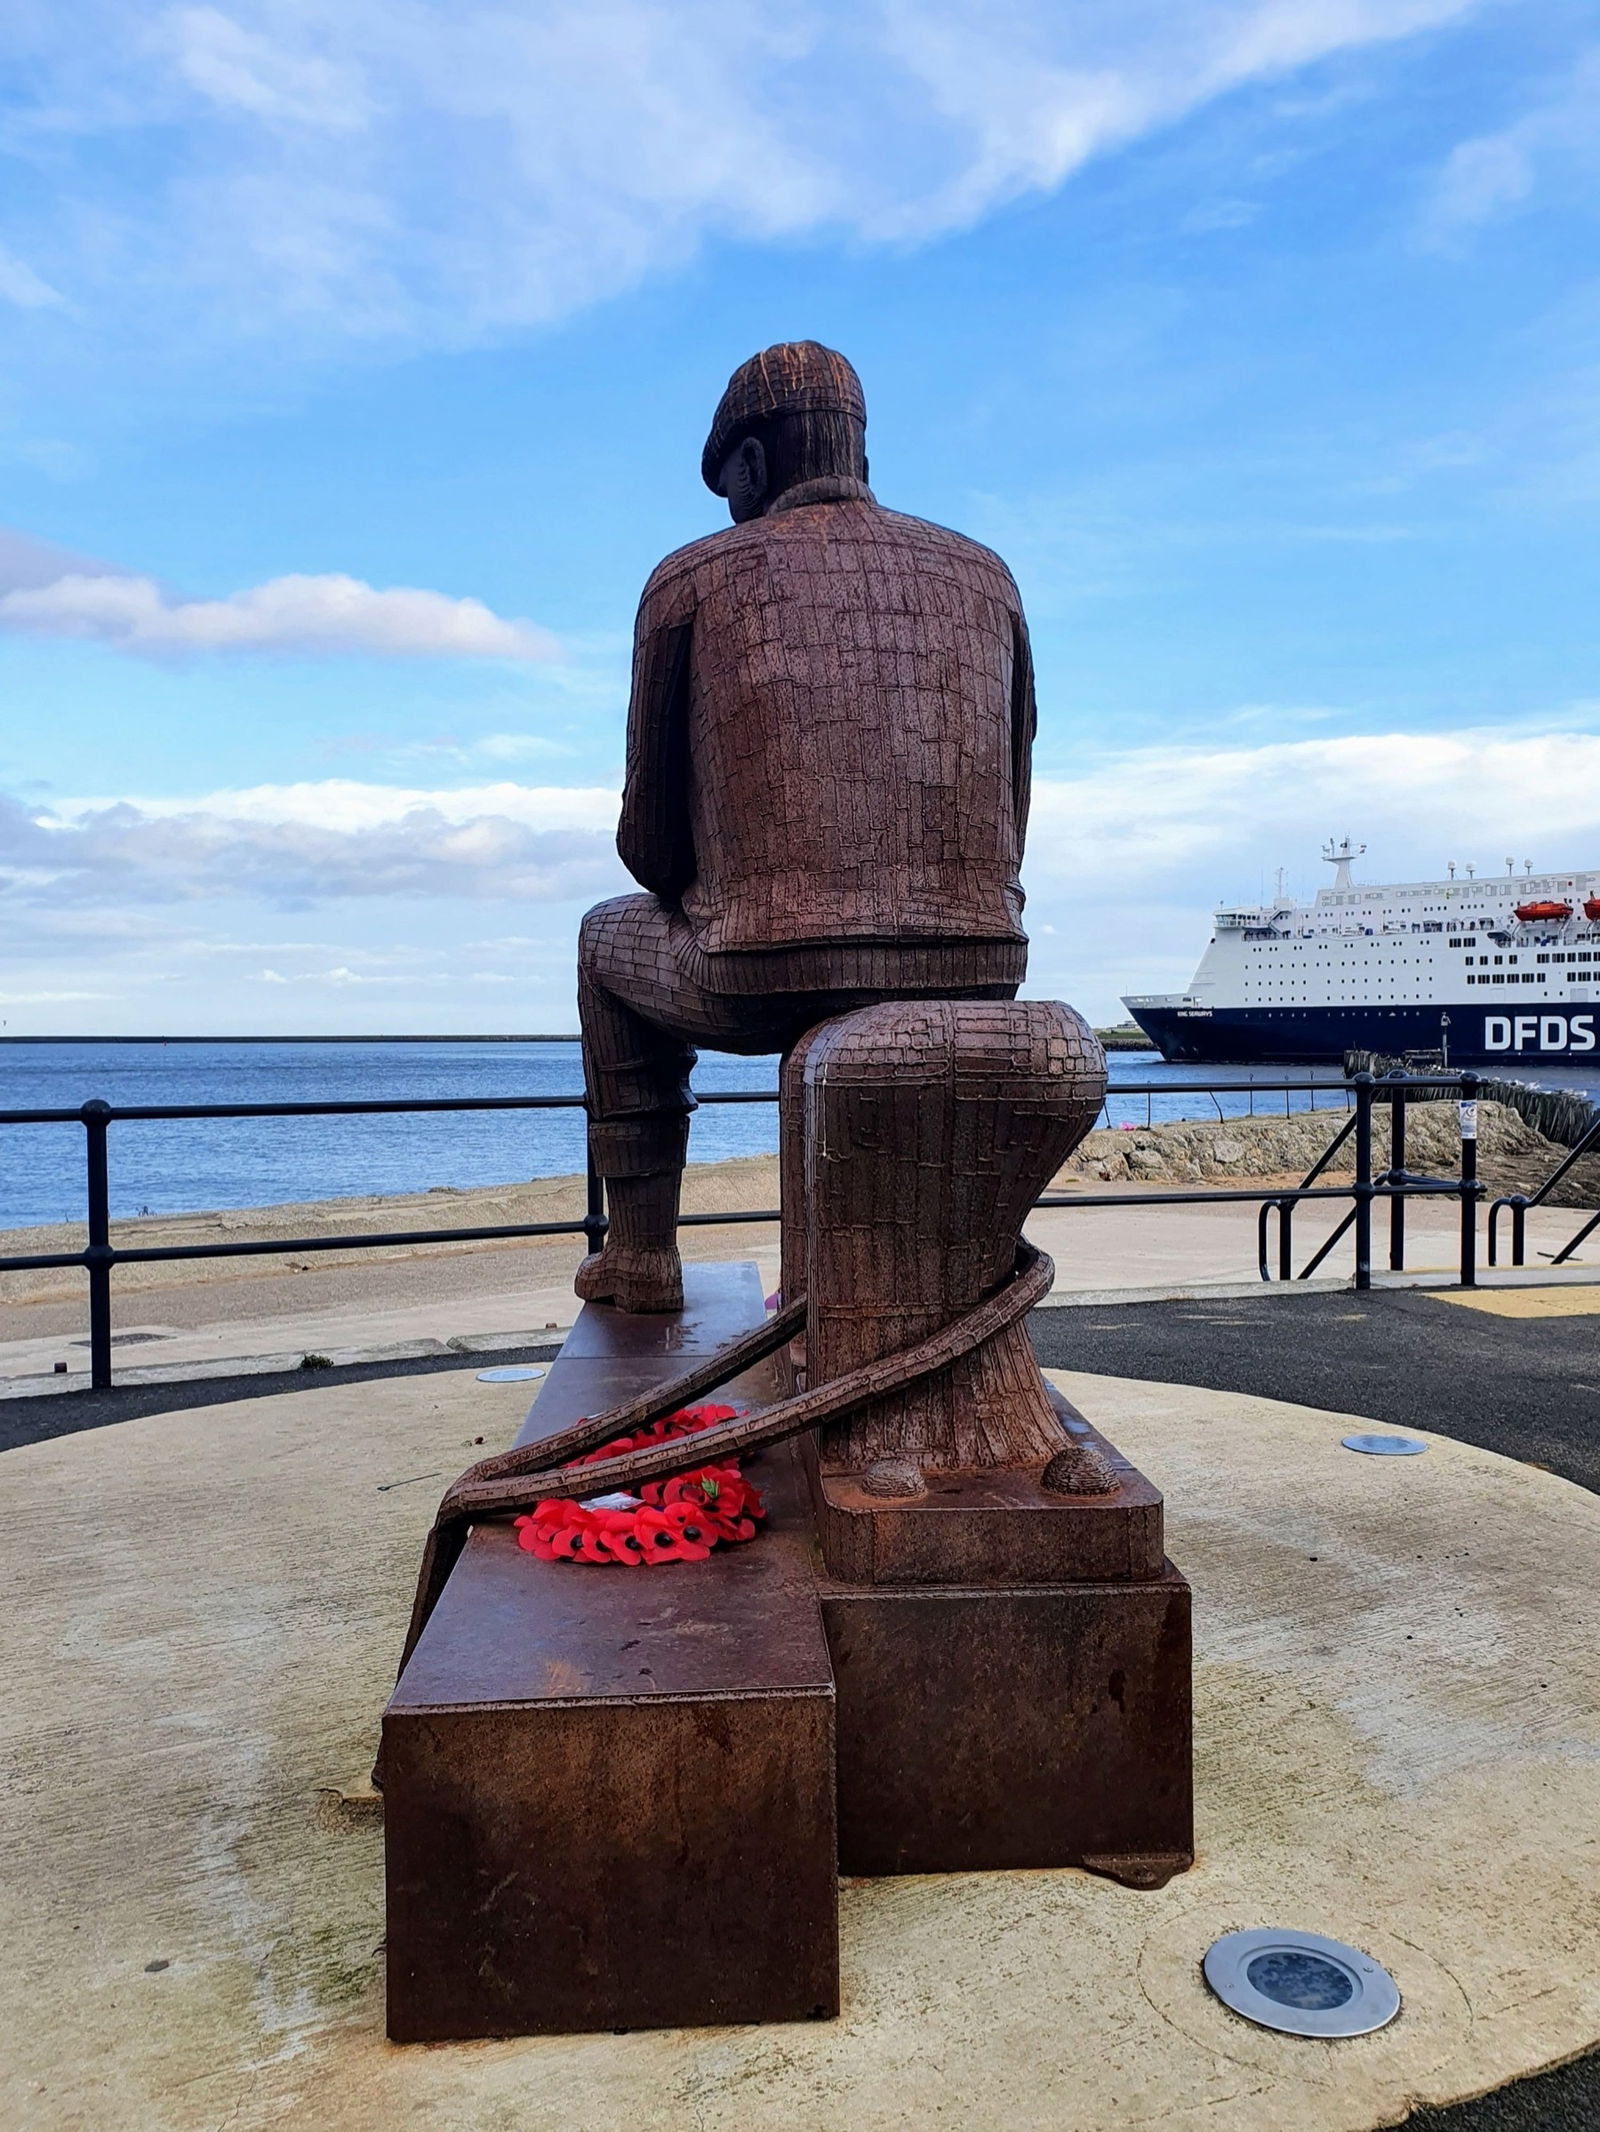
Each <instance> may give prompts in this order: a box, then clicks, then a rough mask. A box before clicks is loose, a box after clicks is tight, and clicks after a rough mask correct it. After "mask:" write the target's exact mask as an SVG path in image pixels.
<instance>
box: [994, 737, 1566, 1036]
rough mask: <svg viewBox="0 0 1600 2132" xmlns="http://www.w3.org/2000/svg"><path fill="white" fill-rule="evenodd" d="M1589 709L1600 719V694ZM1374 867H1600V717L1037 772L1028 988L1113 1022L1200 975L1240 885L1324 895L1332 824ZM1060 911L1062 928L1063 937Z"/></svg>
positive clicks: (1177, 754)
mask: <svg viewBox="0 0 1600 2132" xmlns="http://www.w3.org/2000/svg"><path fill="white" fill-rule="evenodd" d="M1573 715H1574V718H1575V719H1582V720H1583V722H1584V723H1586V724H1587V725H1588V726H1589V727H1590V728H1593V727H1595V726H1597V725H1600V704H1592V705H1588V706H1579V707H1577V708H1576V710H1575V712H1574V714H1573ZM1347 831H1348V832H1349V833H1350V834H1351V835H1353V836H1354V837H1356V838H1357V840H1358V841H1364V842H1365V843H1366V845H1367V850H1368V855H1367V858H1366V860H1365V862H1364V867H1363V871H1364V873H1365V876H1366V878H1368V879H1370V880H1374V881H1393V880H1402V881H1403V880H1411V879H1419V878H1420V879H1431V878H1434V877H1442V875H1443V873H1444V870H1445V866H1446V864H1447V862H1449V861H1450V860H1452V859H1453V860H1455V861H1456V862H1457V863H1458V864H1459V865H1461V866H1465V865H1466V864H1467V863H1468V862H1473V863H1475V864H1476V865H1477V867H1478V871H1479V873H1480V874H1488V873H1497V872H1499V871H1500V870H1501V868H1502V867H1503V866H1504V863H1505V859H1506V857H1507V855H1508V854H1509V855H1510V856H1512V857H1513V858H1514V859H1515V860H1516V863H1517V869H1518V871H1519V872H1520V871H1521V866H1522V861H1523V859H1524V858H1530V859H1532V860H1533V862H1534V865H1535V867H1536V868H1540V869H1544V868H1550V867H1557V866H1594V865H1597V864H1600V732H1596V731H1594V730H1587V731H1586V730H1581V729H1574V728H1573V727H1561V728H1554V727H1552V728H1550V729H1546V730H1533V731H1524V732H1521V733H1516V734H1507V733H1506V732H1505V731H1503V730H1498V729H1495V730H1481V731H1471V730H1469V731H1464V732H1455V733H1449V734H1443V733H1377V734H1364V735H1348V736H1343V737H1339V738H1328V739H1294V740H1285V741H1279V742H1276V743H1268V744H1266V745H1263V746H1255V747H1237V746H1233V747H1207V748H1185V747H1167V748H1145V749H1139V750H1137V751H1132V752H1129V753H1127V754H1122V755H1117V756H1107V757H1104V758H1102V759H1101V760H1100V761H1098V762H1096V763H1095V764H1093V765H1092V766H1090V767H1089V768H1088V769H1086V770H1085V772H1084V774H1083V775H1082V776H1079V777H1073V778H1044V779H1041V780H1038V781H1036V783H1035V785H1034V806H1033V820H1032V824H1031V826H1030V830H1029V837H1028V850H1029V858H1028V864H1027V867H1026V870H1025V879H1026V881H1027V884H1028V891H1029V902H1028V922H1029V930H1030V931H1031V933H1032V934H1033V950H1032V954H1031V956H1030V960H1029V982H1028V989H1029V990H1030V991H1031V992H1034V993H1036V994H1050V995H1057V996H1060V997H1063V998H1066V999H1071V1000H1073V1001H1074V1002H1075V1003H1076V1004H1077V1005H1079V1006H1080V1007H1082V1008H1084V1010H1085V1011H1086V1012H1091V1013H1092V1014H1093V1015H1094V1016H1095V1018H1096V1019H1099V1018H1101V1017H1103V1016H1105V1015H1110V1014H1114V1013H1115V1012H1117V1011H1118V1009H1117V1002H1118V999H1119V998H1120V995H1121V994H1123V993H1124V992H1159V991H1169V990H1172V989H1175V988H1177V987H1181V986H1182V985H1184V984H1186V983H1187V982H1188V980H1189V978H1190V976H1191V975H1192V974H1193V971H1194V966H1195V964H1196V962H1198V960H1199V957H1200V951H1201V949H1202V948H1203V947H1204V945H1205V941H1206V938H1207V933H1208V925H1207V919H1208V917H1209V914H1210V912H1211V911H1212V909H1213V908H1214V907H1215V905H1216V904H1217V903H1218V902H1219V901H1221V900H1222V899H1224V898H1231V897H1239V896H1254V895H1257V894H1267V893H1270V890H1271V885H1272V881H1273V876H1274V873H1275V871H1276V869H1277V868H1278V867H1279V866H1282V867H1284V868H1285V869H1286V871H1287V875H1288V885H1289V888H1290V889H1291V891H1292V892H1296V893H1299V894H1302V895H1308V894H1311V893H1313V892H1314V891H1315V889H1316V888H1317V887H1318V886H1319V878H1318V877H1319V875H1320V874H1323V873H1326V871H1327V869H1326V868H1325V867H1323V866H1322V865H1321V864H1320V860H1319V857H1318V854H1319V852H1320V849H1321V846H1322V844H1323V842H1324V840H1325V839H1326V838H1327V837H1329V836H1342V835H1344V834H1345V833H1346V832H1347ZM1047 925H1053V926H1054V927H1055V928H1056V931H1055V934H1054V935H1053V936H1051V935H1049V934H1047V933H1046V931H1045V928H1046V926H1047Z"/></svg>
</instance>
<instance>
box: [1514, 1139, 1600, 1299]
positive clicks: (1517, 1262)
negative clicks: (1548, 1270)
mask: <svg viewBox="0 0 1600 2132" xmlns="http://www.w3.org/2000/svg"><path fill="white" fill-rule="evenodd" d="M1597 1145H1600V1118H1596V1119H1595V1121H1594V1123H1593V1125H1591V1126H1590V1128H1589V1130H1588V1131H1587V1132H1586V1133H1585V1134H1584V1136H1583V1138H1582V1139H1581V1140H1580V1141H1579V1142H1578V1143H1577V1145H1576V1146H1575V1147H1570V1148H1568V1150H1567V1152H1566V1154H1565V1155H1564V1156H1563V1157H1562V1159H1561V1161H1560V1162H1558V1163H1557V1164H1556V1167H1555V1168H1554V1169H1553V1170H1552V1171H1551V1172H1550V1174H1549V1176H1548V1177H1547V1178H1546V1179H1545V1181H1544V1183H1543V1184H1542V1185H1540V1187H1539V1189H1538V1191H1537V1192H1507V1193H1506V1194H1504V1196H1503V1197H1501V1198H1499V1199H1497V1200H1496V1201H1495V1202H1494V1204H1493V1205H1492V1206H1491V1207H1490V1209H1489V1264H1490V1265H1491V1266H1492V1265H1494V1264H1495V1246H1496V1244H1497V1242H1498V1234H1497V1232H1498V1230H1499V1226H1500V1209H1501V1208H1502V1207H1509V1208H1510V1209H1511V1263H1512V1265H1513V1266H1521V1265H1523V1264H1524V1263H1525V1251H1526V1247H1527V1237H1528V1209H1529V1208H1530V1207H1538V1206H1542V1205H1543V1204H1544V1202H1545V1199H1546V1197H1547V1196H1548V1195H1549V1194H1550V1193H1551V1192H1552V1191H1554V1189H1555V1187H1556V1186H1557V1185H1558V1184H1559V1183H1560V1182H1561V1180H1562V1178H1563V1177H1565V1176H1566V1174H1567V1172H1568V1170H1570V1169H1571V1167H1572V1165H1573V1164H1574V1163H1575V1162H1576V1161H1577V1160H1578V1159H1579V1157H1580V1156H1583V1155H1587V1154H1589V1153H1590V1152H1591V1151H1592V1150H1593V1149H1594V1148H1595V1147H1596V1146H1597ZM1597 1223H1600V1214H1596V1215H1595V1216H1594V1217H1593V1219H1592V1220H1590V1221H1587V1222H1585V1223H1584V1225H1583V1227H1582V1228H1581V1229H1580V1230H1579V1231H1578V1233H1577V1235H1576V1236H1574V1237H1573V1238H1572V1239H1571V1241H1570V1242H1568V1243H1565V1244H1563V1245H1562V1247H1561V1249H1560V1250H1559V1251H1558V1252H1557V1253H1556V1254H1555V1256H1554V1257H1553V1258H1552V1259H1551V1261H1550V1263H1551V1265H1552V1266H1560V1265H1563V1264H1564V1263H1565V1262H1566V1260H1567V1259H1569V1258H1570V1257H1571V1256H1572V1254H1573V1252H1574V1251H1576V1250H1577V1248H1578V1246H1579V1245H1580V1244H1581V1243H1582V1242H1583V1241H1584V1239H1585V1237H1587V1236H1588V1235H1589V1233H1590V1232H1591V1230H1593V1229H1594V1227H1595V1226H1596V1224H1597Z"/></svg>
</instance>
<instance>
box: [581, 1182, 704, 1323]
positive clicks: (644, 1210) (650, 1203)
mask: <svg viewBox="0 0 1600 2132" xmlns="http://www.w3.org/2000/svg"><path fill="white" fill-rule="evenodd" d="M682 1181H683V1172H682V1171H681V1170H676V1169H674V1170H664V1171H658V1172H657V1173H656V1174H655V1175H654V1176H650V1177H609V1178H607V1180H606V1208H607V1212H608V1213H609V1215H610V1217H611V1226H610V1228H609V1230H608V1231H607V1233H606V1241H605V1246H604V1249H602V1250H600V1251H594V1252H591V1253H590V1255H589V1256H588V1257H587V1258H586V1259H585V1260H584V1261H583V1263H582V1265H581V1266H580V1267H579V1268H578V1273H577V1278H576V1279H575V1280H574V1282H573V1284H572V1285H573V1287H574V1288H575V1289H576V1290H577V1293H578V1295H579V1296H580V1297H581V1298H582V1300H583V1301H584V1302H585V1303H612V1304H615V1306H616V1308H617V1309H618V1310H627V1311H651V1310H681V1309H682V1308H683V1261H682V1259H681V1258H679V1256H678V1246H677V1241H676V1239H677V1233H678V1187H679V1185H680V1184H681V1183H682Z"/></svg>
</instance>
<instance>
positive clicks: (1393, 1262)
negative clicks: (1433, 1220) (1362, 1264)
mask: <svg viewBox="0 0 1600 2132" xmlns="http://www.w3.org/2000/svg"><path fill="white" fill-rule="evenodd" d="M1405 1176H1406V1099H1405V1092H1404V1091H1403V1090H1402V1089H1399V1088H1395V1089H1392V1090H1391V1091H1390V1094H1389V1184H1390V1187H1391V1192H1392V1196H1391V1198H1390V1200H1389V1271H1390V1272H1391V1273H1404V1272H1405V1270H1406V1195H1405V1192H1404V1190H1403V1189H1398V1188H1400V1187H1403V1186H1404V1184H1405Z"/></svg>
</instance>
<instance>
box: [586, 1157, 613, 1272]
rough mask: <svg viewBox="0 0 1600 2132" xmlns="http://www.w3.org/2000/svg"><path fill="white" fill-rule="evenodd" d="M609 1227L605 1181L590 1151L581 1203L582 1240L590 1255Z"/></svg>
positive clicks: (597, 1246)
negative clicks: (582, 1201)
mask: <svg viewBox="0 0 1600 2132" xmlns="http://www.w3.org/2000/svg"><path fill="white" fill-rule="evenodd" d="M610 1226H611V1223H610V1220H609V1218H608V1217H607V1214H606V1188H605V1181H604V1179H603V1178H602V1177H601V1175H600V1172H599V1171H598V1170H597V1169H596V1168H595V1166H594V1152H593V1150H592V1149H591V1150H590V1152H589V1156H588V1175H587V1180H586V1186H585V1192H584V1203H583V1239H584V1243H585V1245H586V1246H587V1248H588V1249H589V1251H590V1252H591V1253H593V1252H596V1251H598V1250H599V1249H600V1246H601V1245H602V1244H603V1243H604V1242H605V1240H606V1231H607V1229H609V1228H610Z"/></svg>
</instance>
